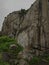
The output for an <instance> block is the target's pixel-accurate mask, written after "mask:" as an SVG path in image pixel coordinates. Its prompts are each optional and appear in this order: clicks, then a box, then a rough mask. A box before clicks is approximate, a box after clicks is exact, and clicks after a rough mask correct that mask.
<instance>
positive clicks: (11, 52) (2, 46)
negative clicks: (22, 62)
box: [0, 36, 23, 65]
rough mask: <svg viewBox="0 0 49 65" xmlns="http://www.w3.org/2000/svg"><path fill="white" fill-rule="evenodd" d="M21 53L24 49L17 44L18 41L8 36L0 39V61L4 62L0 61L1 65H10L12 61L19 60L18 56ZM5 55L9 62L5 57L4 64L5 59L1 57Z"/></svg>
mask: <svg viewBox="0 0 49 65" xmlns="http://www.w3.org/2000/svg"><path fill="white" fill-rule="evenodd" d="M21 51H23V47H22V46H21V45H19V44H18V43H17V40H16V39H14V38H10V37H7V36H1V37H0V60H2V61H0V65H9V64H8V63H9V61H10V60H11V59H12V60H13V59H17V55H18V54H19V52H21ZM4 54H5V57H6V58H7V59H8V61H6V58H5V57H4V59H5V62H3V57H1V56H2V55H4ZM2 62H3V64H2ZM7 62H8V63H7ZM11 63H12V62H11Z"/></svg>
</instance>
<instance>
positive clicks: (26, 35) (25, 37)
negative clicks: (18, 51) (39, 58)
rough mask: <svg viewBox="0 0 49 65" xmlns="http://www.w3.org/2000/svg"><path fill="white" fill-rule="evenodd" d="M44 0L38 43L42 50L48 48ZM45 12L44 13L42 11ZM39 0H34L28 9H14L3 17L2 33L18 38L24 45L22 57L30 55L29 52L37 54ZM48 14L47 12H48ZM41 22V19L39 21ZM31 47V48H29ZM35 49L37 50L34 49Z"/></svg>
mask: <svg viewBox="0 0 49 65" xmlns="http://www.w3.org/2000/svg"><path fill="white" fill-rule="evenodd" d="M45 3H46V0H43V2H42V25H41V31H40V32H41V33H40V45H41V46H42V49H41V50H42V51H40V53H41V54H42V52H43V50H45V48H44V47H45V45H47V46H46V47H47V48H49V21H48V17H49V15H48V17H47V12H46V8H45V7H44V6H46V4H45ZM48 11H49V9H48ZM43 12H46V13H43ZM39 14H40V13H39V1H38V0H36V1H35V3H33V5H31V7H30V8H29V9H28V10H24V9H22V10H20V11H14V12H12V13H10V14H9V15H8V16H7V17H5V20H4V23H3V27H2V33H3V35H8V36H10V37H14V38H16V39H17V40H18V43H19V44H21V45H22V46H23V47H24V52H23V53H24V54H23V57H25V56H27V57H29V56H31V54H28V53H29V52H31V53H32V55H33V54H35V53H36V55H38V52H39V50H40V49H39V48H37V47H38V43H39V42H38V28H39V27H38V21H39ZM48 14H49V13H48ZM40 22H41V21H40ZM31 49H32V50H31ZM36 49H37V50H36Z"/></svg>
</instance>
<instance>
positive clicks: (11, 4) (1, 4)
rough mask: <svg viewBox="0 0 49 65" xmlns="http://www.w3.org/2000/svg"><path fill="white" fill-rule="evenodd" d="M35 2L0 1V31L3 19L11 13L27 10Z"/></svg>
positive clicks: (20, 0) (32, 0)
mask: <svg viewBox="0 0 49 65" xmlns="http://www.w3.org/2000/svg"><path fill="white" fill-rule="evenodd" d="M34 1H35V0H0V30H1V28H2V23H3V21H4V17H6V16H7V15H8V14H9V13H11V12H13V11H17V10H20V9H22V8H23V9H28V8H29V7H30V6H31V4H33V2H34Z"/></svg>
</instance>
